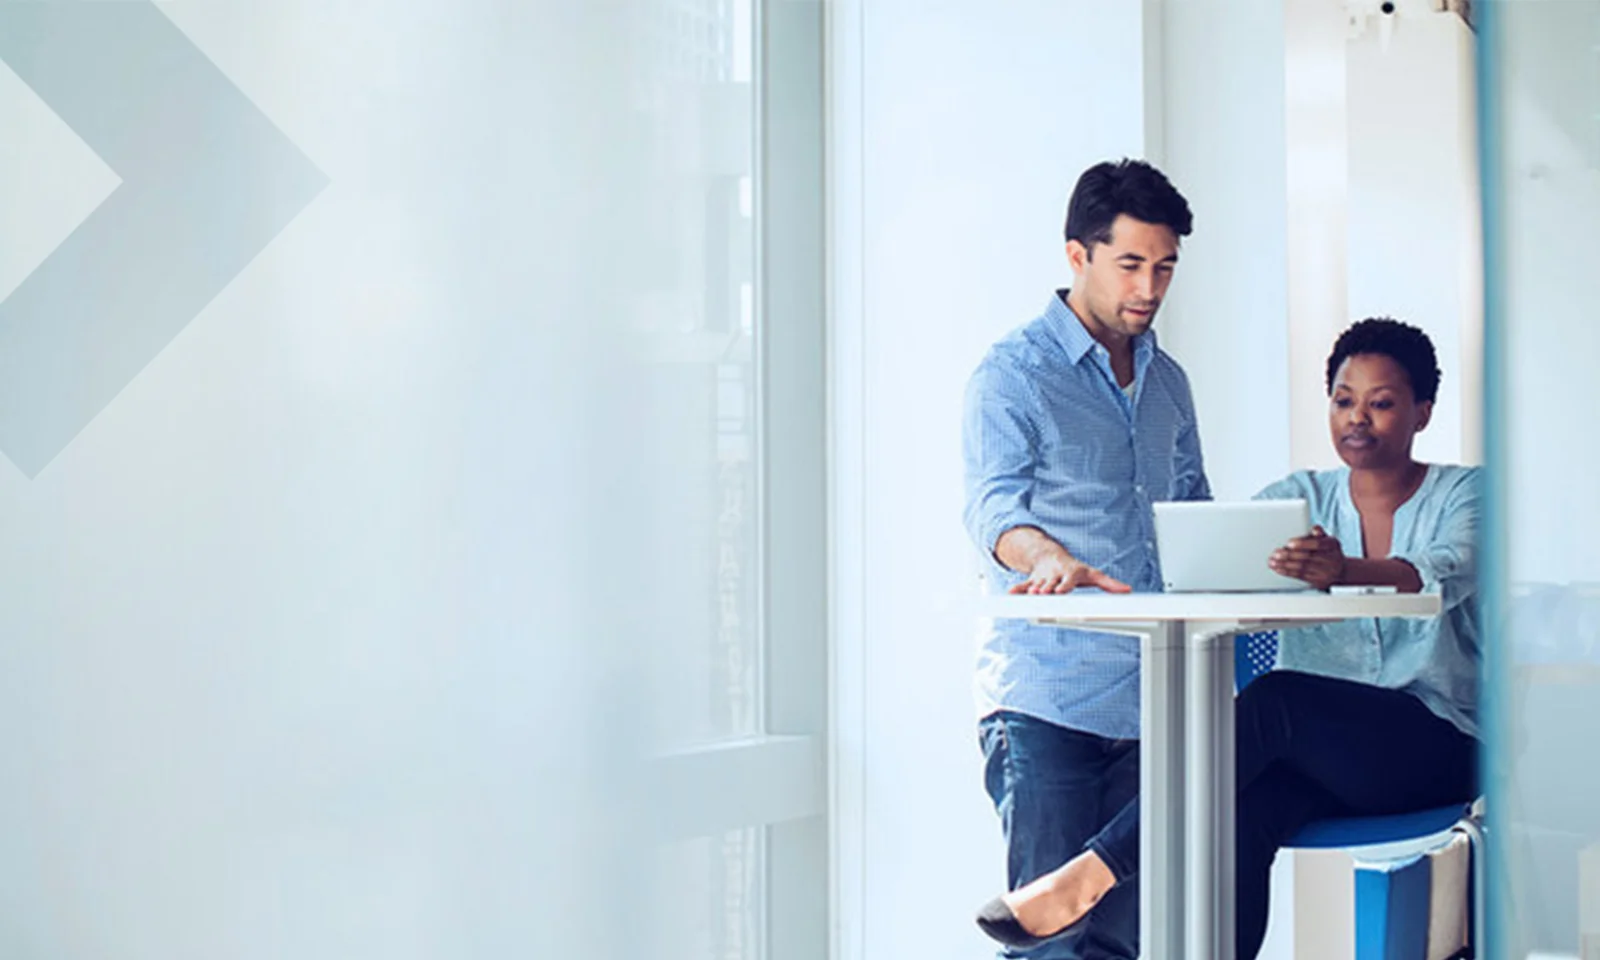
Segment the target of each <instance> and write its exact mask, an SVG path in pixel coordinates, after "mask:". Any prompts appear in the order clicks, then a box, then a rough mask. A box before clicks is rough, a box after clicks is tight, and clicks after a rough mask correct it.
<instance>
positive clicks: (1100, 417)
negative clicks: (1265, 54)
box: [963, 160, 1211, 960]
mask: <svg viewBox="0 0 1600 960" xmlns="http://www.w3.org/2000/svg"><path fill="white" fill-rule="evenodd" d="M1192 219H1193V218H1192V216H1191V214H1190V212H1189V205H1188V202H1187V201H1185V200H1184V198H1183V196H1182V195H1181V194H1180V193H1178V191H1177V190H1176V189H1175V188H1174V187H1173V186H1172V184H1171V183H1169V182H1168V181H1167V178H1166V177H1165V176H1163V175H1162V174H1161V172H1160V171H1158V170H1156V169H1155V168H1154V167H1152V166H1150V165H1149V164H1147V163H1143V162H1141V161H1136V160H1123V161H1120V162H1117V163H1101V164H1098V165H1096V166H1094V167H1091V168H1090V169H1089V170H1087V171H1086V172H1085V173H1084V174H1083V176H1082V177H1081V178H1079V180H1078V183H1077V186H1076V187H1075V188H1074V189H1073V192H1072V199H1071V200H1070V201H1069V203H1068V205H1067V222H1066V240H1067V245H1066V252H1067V262H1068V263H1069V264H1070V266H1071V268H1072V273H1073V285H1072V287H1071V289H1070V290H1060V291H1057V292H1056V294H1055V295H1054V296H1052V297H1051V298H1050V301H1049V304H1048V305H1047V306H1046V307H1045V310H1044V313H1043V314H1042V315H1040V316H1039V317H1038V318H1037V319H1035V320H1033V321H1032V322H1031V323H1028V324H1026V325H1024V326H1023V327H1021V328H1019V329H1017V330H1016V331H1014V332H1012V333H1011V334H1009V335H1008V336H1006V337H1005V338H1004V339H1002V340H1001V341H1000V342H999V343H997V344H995V346H994V347H993V348H992V349H991V350H990V351H989V354H988V355H987V356H986V357H985V358H984V360H983V362H982V363H981V364H979V366H978V369H977V371H976V372H975V373H974V374H973V376H972V380H971V382H970V383H969V385H968V388H967V397H966V419H965V424H964V430H963V450H964V455H965V461H966V490H967V504H966V517H965V519H966V525H967V530H968V532H969V533H970V535H971V536H972V538H973V541H974V542H975V543H976V545H977V546H978V548H979V550H980V551H981V552H982V553H983V554H984V555H985V557H986V558H987V563H988V567H989V570H988V573H989V576H988V580H989V583H990V586H991V589H993V590H995V591H1001V590H1007V591H1009V592H1011V593H1031V594H1039V593H1066V592H1068V591H1071V590H1073V589H1075V588H1078V587H1093V588H1098V589H1100V590H1106V591H1111V592H1118V593H1122V592H1128V591H1130V590H1138V591H1159V590H1160V589H1161V575H1160V570H1159V569H1158V567H1157V564H1156V553H1155V530H1154V520H1153V515H1152V512H1151V509H1150V505H1151V503H1152V502H1154V501H1158V500H1201V499H1209V498H1210V496H1211V491H1210V486H1209V484H1208V483H1207V482H1206V477H1205V471H1204V468H1203V465H1202V462H1201V456H1200V441H1199V436H1198V433H1197V432H1196V429H1195V414H1194V401H1193V398H1192V396H1191V395H1190V391H1189V381H1188V378H1187V377H1186V376H1185V374H1184V372H1183V370H1182V368H1181V367H1179V366H1178V364H1177V362H1176V361H1175V360H1173V359H1172V358H1171V357H1170V356H1168V355H1167V354H1166V353H1164V352H1162V351H1161V350H1160V349H1159V348H1158V347H1157V346H1156V341H1155V334H1154V333H1153V332H1151V325H1152V324H1153V323H1154V321H1155V316H1156V311H1157V310H1158V309H1159V308H1160V306H1161V301H1162V299H1163V298H1164V297H1165V296H1166V292H1167V287H1168V284H1170V283H1171V281H1172V274H1173V270H1174V269H1175V268H1176V265H1177V261H1178V246H1179V243H1180V239H1181V238H1182V237H1185V236H1187V235H1188V234H1189V232H1190V229H1191V226H1192ZM977 694H978V704H979V716H980V718H981V719H980V721H979V739H980V742H981V744H982V746H983V751H984V756H985V762H986V770H985V786H986V787H987V789H988V791H989V795H990V797H991V798H992V799H993V800H994V804H995V809H996V811H997V812H998V813H999V815H1000V820H1001V826H1002V829H1003V830H1004V833H1005V838H1006V845H1007V848H1008V855H1007V861H1008V862H1007V874H1008V877H1007V879H1008V883H1009V885H1010V887H1011V888H1012V889H1015V888H1017V887H1018V886H1020V885H1022V884H1025V883H1027V882H1028V881H1030V880H1032V879H1034V878H1035V877H1038V876H1040V875H1042V874H1045V873H1048V872H1050V871H1052V870H1054V869H1055V868H1056V867H1058V866H1060V865H1061V864H1062V863H1065V862H1066V861H1068V860H1070V859H1072V858H1073V857H1074V856H1076V855H1077V854H1079V853H1081V852H1083V850H1084V849H1086V848H1088V849H1092V848H1093V847H1092V844H1093V843H1094V840H1095V835H1096V833H1097V832H1098V831H1099V830H1100V828H1101V827H1102V826H1104V825H1105V824H1106V823H1107V822H1108V821H1109V820H1110V819H1111V817H1112V815H1113V814H1114V813H1116V812H1117V811H1118V810H1119V809H1120V808H1121V807H1122V805H1123V804H1125V803H1126V802H1127V801H1128V800H1130V799H1131V798H1133V797H1134V796H1136V795H1137V794H1138V789H1139V750H1138V737H1139V645H1138V641H1137V640H1135V639H1132V638H1127V637H1119V636H1115V635H1111V634H1100V633H1091V632H1086V631H1082V630H1069V629H1062V628H1055V627H1044V626H1038V625H1034V624H1031V623H1029V622H1027V621H1015V620H1000V621H996V622H995V623H994V625H993V627H992V628H991V629H990V631H989V633H988V635H987V636H986V637H985V640H984V643H983V647H982V651H981V652H980V654H979V663H978V682H977ZM1067 899H1068V900H1070V895H1069V896H1068V897H1067ZM1138 928H1139V921H1138V891H1137V885H1136V884H1133V883H1125V884H1122V885H1120V886H1118V887H1117V888H1116V889H1115V890H1113V891H1112V892H1111V893H1110V894H1109V895H1108V896H1106V897H1105V898H1104V899H1103V900H1101V901H1100V902H1099V905H1098V906H1097V907H1096V908H1095V910H1094V912H1093V914H1092V915H1091V916H1090V917H1089V918H1088V919H1087V920H1086V922H1084V923H1079V924H1076V925H1074V927H1073V928H1072V929H1071V930H1070V931H1068V932H1067V933H1066V934H1065V935H1064V936H1062V937H1060V938H1058V939H1055V940H1052V941H1050V942H1048V943H1045V944H1043V945H1041V946H1038V947H1036V948H1034V949H1032V950H1029V951H1024V952H1018V951H1012V952H1007V953H1005V954H1003V955H1004V956H1021V957H1029V958H1034V960H1046V958H1048V960H1076V958H1087V957H1095V958H1102V957H1112V958H1120V957H1126V958H1130V960H1132V958H1135V957H1137V956H1138V933H1139V929H1138Z"/></svg>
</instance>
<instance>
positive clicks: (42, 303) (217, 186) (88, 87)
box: [0, 0, 328, 477]
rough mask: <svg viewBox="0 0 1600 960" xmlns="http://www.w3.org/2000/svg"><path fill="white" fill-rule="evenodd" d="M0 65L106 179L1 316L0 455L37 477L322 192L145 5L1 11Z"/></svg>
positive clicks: (319, 179)
mask: <svg viewBox="0 0 1600 960" xmlns="http://www.w3.org/2000/svg"><path fill="white" fill-rule="evenodd" d="M0 60H3V61H5V63H6V64H7V65H8V66H9V67H10V68H11V69H12V70H13V71H15V72H16V74H17V76H19V77H21V78H22V80H23V82H24V83H26V84H27V85H28V86H29V87H31V88H32V89H33V91H34V92H35V93H36V94H38V96H39V98H40V99H41V100H42V101H44V103H45V104H46V105H48V106H49V107H50V109H52V110H54V111H55V112H56V114H57V115H58V116H60V117H61V119H62V120H63V121H64V122H65V123H66V124H67V126H69V127H71V128H72V130H73V132H75V133H76V134H77V135H78V136H79V137H80V138H82V140H83V142H84V143H86V144H88V145H89V147H90V148H91V149H93V150H94V151H95V152H96V153H97V154H99V156H100V158H101V160H103V161H104V162H105V163H106V165H107V166H109V167H110V168H111V169H112V170H113V171H115V172H116V174H117V175H118V176H119V177H120V178H121V180H122V182H121V184H120V185H118V186H117V188H116V189H115V190H114V191H113V192H112V193H111V194H110V195H109V196H108V197H106V199H105V201H104V202H103V203H101V204H100V205H99V207H97V208H96V209H95V211H94V212H93V213H92V214H90V215H89V217H88V218H87V219H85V220H84V221H83V222H82V223H80V224H79V225H78V227H77V229H75V230H74V231H73V232H72V233H71V234H70V235H69V236H68V237H67V238H66V240H64V241H62V243H61V245H60V246H58V247H57V248H56V249H55V250H54V251H53V252H52V253H51V254H50V256H49V257H48V258H47V259H46V260H45V261H44V262H43V263H41V264H40V265H39V266H38V268H37V269H35V270H34V271H33V272H32V273H30V274H29V275H28V276H27V277H26V278H25V279H24V280H23V281H22V283H21V285H20V286H18V287H17V288H16V290H14V291H13V292H12V294H11V295H10V296H9V297H7V298H6V299H5V300H4V301H3V302H0V452H4V453H5V455H6V456H7V457H9V458H10V459H11V461H12V462H13V463H14V464H16V465H17V467H18V468H19V469H21V470H22V471H23V472H24V473H26V474H27V475H28V476H29V477H36V476H38V474H39V471H41V470H43V469H44V468H45V466H47V465H48V464H49V463H50V462H51V461H52V460H53V459H55V457H56V455H57V454H59V453H60V452H61V451H62V450H64V449H66V447H67V445H68V444H69V443H71V442H72V439H73V438H74V437H76V436H77V435H78V433H79V432H80V431H82V430H83V428H84V427H86V426H87V425H88V424H89V423H90V422H91V421H92V420H93V419H94V418H95V417H96V416H98V415H99V414H100V411H102V410H104V409H105V408H106V406H107V405H109V404H110V403H111V401H112V400H114V399H116V397H117V395H118V394H119V393H121V392H122V390H123V388H124V387H126V386H127V385H128V384H129V383H131V382H133V379H134V378H135V377H136V376H138V374H139V372H140V371H141V370H143V369H144V368H145V367H146V366H147V365H148V364H149V363H150V362H151V361H152V360H154V359H155V358H156V356H157V355H159V354H160V353H161V351H162V350H164V349H165V348H166V346H167V345H168V344H169V343H171V342H172V340H173V338H175V337H176V336H177V335H178V333H179V332H180V331H182V330H183V328H184V327H185V326H187V325H188V323H189V321H190V320H192V319H194V317H195V316H196V315H197V314H199V312H200V311H201V310H202V309H204V308H205V306H206V304H208V303H210V302H211V301H212V299H214V298H215V297H216V296H217V294H219V293H221V292H222V290H223V289H224V288H225V287H227V286H228V284H229V283H231V282H233V279H234V277H236V276H238V275H239V274H240V272H242V271H243V270H244V268H245V267H246V266H247V265H249V263H250V261H251V260H253V259H255V257H256V255H257V254H259V253H260V252H261V251H262V250H263V249H265V248H266V246H267V245H268V244H269V243H271V242H272V240H273V239H274V238H275V237H277V235H278V234H279V233H280V232H282V231H283V229H284V228H285V227H287V226H288V225H289V223H290V222H291V221H292V220H293V219H294V218H295V217H296V216H298V215H299V213H300V212H301V211H302V210H304V209H305V208H306V206H307V205H308V204H310V203H311V201H312V200H313V199H314V198H315V197H316V196H317V194H318V193H320V192H321V191H322V189H323V187H325V186H326V185H327V183H328V179H327V177H326V176H324V175H323V173H322V172H321V171H320V170H318V169H317V168H316V166H315V165H314V164H312V163H311V161H310V160H309V159H308V158H307V157H306V156H305V154H304V153H302V152H301V151H300V149H299V148H298V147H296V146H295V145H294V143H292V142H291V141H290V140H289V139H288V137H286V136H284V134H283V133H282V131H280V130H279V129H278V128H277V127H276V126H274V125H273V123H272V121H270V120H269V119H267V117H266V116H265V115H264V114H263V113H262V112H261V111H260V110H259V109H258V108H257V107H256V106H255V104H253V103H251V102H250V100H249V98H248V97H246V96H245V95H244V93H243V92H241V91H240V90H239V88H238V87H237V86H235V85H234V83H233V82H232V81H231V80H229V79H228V77H227V76H226V75H225V74H223V72H222V71H221V70H220V69H219V68H218V67H217V66H216V64H214V63H212V62H211V60H210V59H209V58H208V57H207V56H206V55H205V54H204V53H202V52H201V51H200V49H199V48H197V47H196V46H195V45H194V44H193V43H192V42H191V41H190V40H189V38H188V37H186V36H184V34H183V32H182V31H180V30H179V29H178V28H177V26H176V25H175V24H173V23H172V21H170V20H168V19H167V17H166V15H164V14H163V13H161V11H160V10H158V9H156V7H155V6H154V4H153V3H151V2H150V0H129V2H121V3H78V2H53V0H0ZM0 135H3V133H0ZM25 227H26V225H25V224H15V223H8V224H4V225H3V226H0V229H5V230H19V229H25Z"/></svg>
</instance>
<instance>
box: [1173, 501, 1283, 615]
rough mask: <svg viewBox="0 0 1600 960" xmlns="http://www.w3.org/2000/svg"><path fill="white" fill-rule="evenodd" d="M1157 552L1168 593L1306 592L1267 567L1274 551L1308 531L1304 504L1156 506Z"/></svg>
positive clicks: (1195, 502)
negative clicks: (1268, 559)
mask: <svg viewBox="0 0 1600 960" xmlns="http://www.w3.org/2000/svg"><path fill="white" fill-rule="evenodd" d="M1154 509H1155V520H1156V554H1157V556H1158V558H1159V560H1160V563H1161V579H1162V584H1163V587H1164V588H1165V589H1166V591H1167V592H1168V593H1243V592H1258V591H1283V590H1310V589H1311V586H1310V584H1307V583H1306V582H1305V581H1304V580H1296V579H1294V578H1292V577H1285V576H1281V575H1279V574H1277V573H1274V572H1273V571H1272V569H1271V568H1269V567H1268V566H1267V558H1268V557H1269V556H1271V555H1272V552H1273V551H1274V550H1277V549H1278V548H1279V547H1281V546H1283V545H1284V544H1286V543H1288V542H1289V541H1290V540H1292V539H1294V538H1295V537H1303V536H1305V535H1306V534H1308V533H1310V532H1311V508H1310V506H1309V505H1308V504H1307V503H1306V501H1304V500H1250V501H1246V502H1244V503H1223V502H1219V501H1215V500H1192V501H1183V502H1170V503H1157V504H1155V505H1154Z"/></svg>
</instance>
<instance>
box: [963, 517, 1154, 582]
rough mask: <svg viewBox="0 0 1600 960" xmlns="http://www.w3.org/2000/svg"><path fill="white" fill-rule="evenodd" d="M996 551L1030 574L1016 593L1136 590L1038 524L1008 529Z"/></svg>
mask: <svg viewBox="0 0 1600 960" xmlns="http://www.w3.org/2000/svg"><path fill="white" fill-rule="evenodd" d="M995 554H996V556H998V557H999V558H1000V562H1001V563H1004V564H1005V565H1006V566H1008V567H1010V568H1011V569H1013V570H1016V571H1017V572H1018V573H1024V574H1027V579H1025V580H1023V581H1022V582H1021V583H1019V584H1017V585H1016V586H1014V587H1012V588H1011V592H1012V593H1071V592H1072V591H1073V590H1075V589H1077V588H1078V587H1099V588H1100V589H1101V590H1104V591H1106V592H1107V593H1131V592H1133V588H1132V587H1130V586H1128V585H1127V584H1126V583H1123V582H1122V581H1121V580H1118V579H1116V578H1115V577H1112V576H1110V575H1109V574H1106V573H1104V572H1102V571H1100V570H1097V569H1095V568H1094V567H1091V566H1089V565H1088V564H1086V563H1084V562H1082V561H1080V560H1078V559H1077V558H1076V557H1074V556H1073V555H1072V554H1070V553H1068V552H1067V549H1066V548H1065V547H1063V546H1062V545H1061V544H1059V543H1057V542H1055V541H1054V540H1052V539H1051V538H1050V537H1049V536H1047V535H1046V534H1045V532H1044V531H1043V530H1040V529H1038V528H1036V527H1014V528H1012V529H1010V530H1007V531H1006V532H1005V533H1004V534H1003V535H1002V536H1001V537H1000V542H999V543H998V544H997V545H996V546H995Z"/></svg>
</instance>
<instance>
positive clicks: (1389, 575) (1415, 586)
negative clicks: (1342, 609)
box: [1339, 557, 1422, 593]
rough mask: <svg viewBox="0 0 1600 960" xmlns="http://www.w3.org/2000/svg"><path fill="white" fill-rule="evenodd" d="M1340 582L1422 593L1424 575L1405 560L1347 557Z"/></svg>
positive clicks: (1340, 575) (1340, 574)
mask: <svg viewBox="0 0 1600 960" xmlns="http://www.w3.org/2000/svg"><path fill="white" fill-rule="evenodd" d="M1339 583H1341V584H1345V585H1349V586H1364V587H1365V586H1374V587H1394V588H1395V589H1396V590H1398V591H1400V592H1401V593H1421V592H1422V575H1421V574H1419V573H1417V568H1416V567H1413V566H1412V565H1411V564H1409V563H1407V562H1405V561H1404V560H1395V559H1392V558H1391V559H1385V560H1366V559H1362V558H1360V557H1346V558H1345V560H1344V569H1343V570H1341V571H1340V573H1339Z"/></svg>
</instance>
